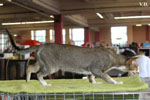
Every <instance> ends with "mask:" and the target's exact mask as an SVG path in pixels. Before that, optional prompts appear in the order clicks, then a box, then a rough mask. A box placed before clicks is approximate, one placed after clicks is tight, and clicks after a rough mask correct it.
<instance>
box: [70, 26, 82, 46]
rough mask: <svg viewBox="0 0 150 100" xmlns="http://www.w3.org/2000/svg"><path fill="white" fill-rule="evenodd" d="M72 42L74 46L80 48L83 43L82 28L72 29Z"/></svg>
mask: <svg viewBox="0 0 150 100" xmlns="http://www.w3.org/2000/svg"><path fill="white" fill-rule="evenodd" d="M72 40H73V41H74V43H75V45H77V46H81V45H82V44H83V43H84V29H83V28H74V29H72Z"/></svg>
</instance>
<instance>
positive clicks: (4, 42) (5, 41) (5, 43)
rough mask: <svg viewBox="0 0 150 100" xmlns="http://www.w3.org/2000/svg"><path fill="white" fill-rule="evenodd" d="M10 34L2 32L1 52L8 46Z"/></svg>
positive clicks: (0, 36)
mask: <svg viewBox="0 0 150 100" xmlns="http://www.w3.org/2000/svg"><path fill="white" fill-rule="evenodd" d="M8 45H9V43H8V35H6V34H0V52H3V51H4V50H5V49H6V48H7V47H8Z"/></svg>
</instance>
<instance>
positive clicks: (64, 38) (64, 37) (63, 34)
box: [62, 29, 66, 44]
mask: <svg viewBox="0 0 150 100" xmlns="http://www.w3.org/2000/svg"><path fill="white" fill-rule="evenodd" d="M62 36H63V44H65V43H66V30H65V29H63V32H62Z"/></svg>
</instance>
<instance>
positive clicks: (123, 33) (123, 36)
mask: <svg viewBox="0 0 150 100" xmlns="http://www.w3.org/2000/svg"><path fill="white" fill-rule="evenodd" d="M111 42H112V45H120V46H126V45H127V27H126V26H120V27H111Z"/></svg>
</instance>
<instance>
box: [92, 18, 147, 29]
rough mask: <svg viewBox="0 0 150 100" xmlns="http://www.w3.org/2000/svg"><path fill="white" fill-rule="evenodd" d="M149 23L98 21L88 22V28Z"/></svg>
mask: <svg viewBox="0 0 150 100" xmlns="http://www.w3.org/2000/svg"><path fill="white" fill-rule="evenodd" d="M149 23H150V20H149V19H124V20H107V21H99V20H90V22H89V26H92V27H101V26H106V25H107V26H111V25H112V26H114V25H119V26H120V25H136V24H143V25H147V24H149Z"/></svg>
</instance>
